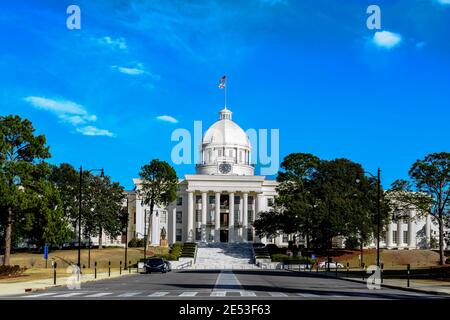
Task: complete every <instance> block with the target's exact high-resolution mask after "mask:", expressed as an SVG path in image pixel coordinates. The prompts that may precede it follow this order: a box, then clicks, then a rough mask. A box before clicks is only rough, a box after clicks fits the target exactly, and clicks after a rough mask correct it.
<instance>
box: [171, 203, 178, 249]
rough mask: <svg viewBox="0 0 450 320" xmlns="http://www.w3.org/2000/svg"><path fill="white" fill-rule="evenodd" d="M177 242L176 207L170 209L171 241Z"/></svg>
mask: <svg viewBox="0 0 450 320" xmlns="http://www.w3.org/2000/svg"><path fill="white" fill-rule="evenodd" d="M175 242H177V207H176V206H175V207H174V208H173V209H172V243H175Z"/></svg>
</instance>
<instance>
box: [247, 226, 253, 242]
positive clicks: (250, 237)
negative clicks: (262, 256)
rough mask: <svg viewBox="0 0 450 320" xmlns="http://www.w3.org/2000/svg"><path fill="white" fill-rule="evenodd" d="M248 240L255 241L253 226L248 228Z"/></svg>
mask: <svg viewBox="0 0 450 320" xmlns="http://www.w3.org/2000/svg"><path fill="white" fill-rule="evenodd" d="M247 240H248V241H253V229H251V228H249V229H247Z"/></svg>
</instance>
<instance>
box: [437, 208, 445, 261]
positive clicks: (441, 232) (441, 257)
mask: <svg viewBox="0 0 450 320" xmlns="http://www.w3.org/2000/svg"><path fill="white" fill-rule="evenodd" d="M438 222H439V264H440V265H444V263H445V262H444V221H443V217H442V216H440V217H439V219H438Z"/></svg>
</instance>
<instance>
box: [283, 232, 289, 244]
mask: <svg viewBox="0 0 450 320" xmlns="http://www.w3.org/2000/svg"><path fill="white" fill-rule="evenodd" d="M288 241H289V236H288V235H287V234H283V242H288Z"/></svg>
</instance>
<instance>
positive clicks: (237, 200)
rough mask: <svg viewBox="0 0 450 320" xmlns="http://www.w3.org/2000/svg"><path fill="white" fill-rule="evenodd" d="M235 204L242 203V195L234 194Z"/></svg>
mask: <svg viewBox="0 0 450 320" xmlns="http://www.w3.org/2000/svg"><path fill="white" fill-rule="evenodd" d="M234 204H241V197H240V196H234Z"/></svg>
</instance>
